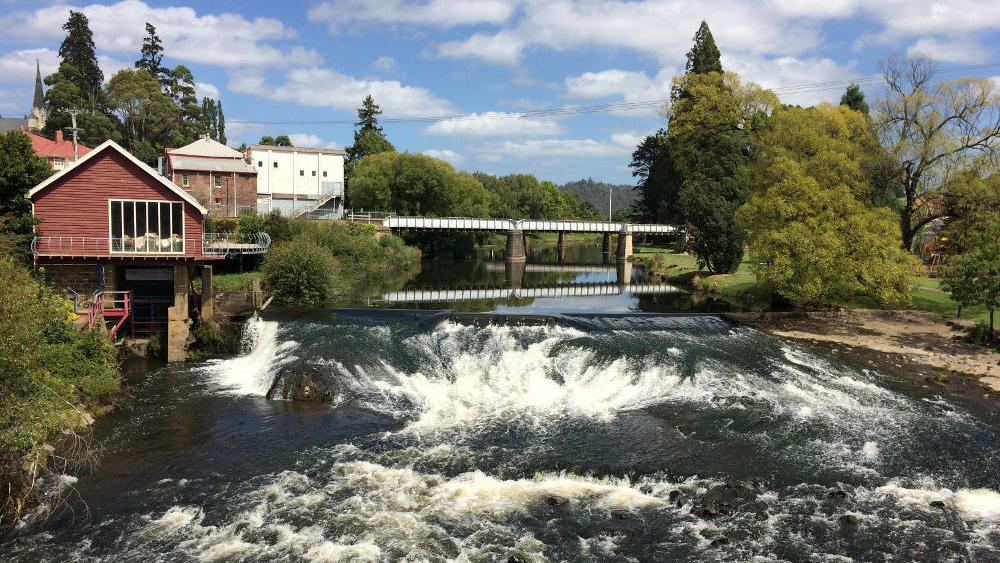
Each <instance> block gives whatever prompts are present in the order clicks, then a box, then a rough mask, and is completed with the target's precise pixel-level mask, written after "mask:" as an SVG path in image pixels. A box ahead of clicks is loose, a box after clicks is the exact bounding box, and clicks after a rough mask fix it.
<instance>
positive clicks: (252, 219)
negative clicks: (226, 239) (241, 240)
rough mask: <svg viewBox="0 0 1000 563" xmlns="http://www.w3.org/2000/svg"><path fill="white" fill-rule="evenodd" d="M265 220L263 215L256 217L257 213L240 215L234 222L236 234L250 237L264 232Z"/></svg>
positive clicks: (265, 227)
mask: <svg viewBox="0 0 1000 563" xmlns="http://www.w3.org/2000/svg"><path fill="white" fill-rule="evenodd" d="M266 224H267V220H266V218H265V216H264V215H258V214H257V213H252V212H251V213H241V214H240V218H239V219H237V220H236V232H237V233H239V234H241V235H252V234H255V233H260V232H266V229H267V226H266Z"/></svg>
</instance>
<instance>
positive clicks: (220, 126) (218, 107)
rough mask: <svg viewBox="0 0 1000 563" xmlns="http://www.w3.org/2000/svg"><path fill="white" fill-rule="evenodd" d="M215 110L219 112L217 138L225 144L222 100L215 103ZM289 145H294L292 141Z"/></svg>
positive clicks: (224, 120)
mask: <svg viewBox="0 0 1000 563" xmlns="http://www.w3.org/2000/svg"><path fill="white" fill-rule="evenodd" d="M215 111H216V113H217V114H218V117H216V120H215V123H216V135H215V140H216V141H219V142H220V143H222V144H223V145H224V144H226V116H225V115H223V114H222V100H219V103H217V104H216V105H215ZM288 146H292V145H291V143H289V144H288Z"/></svg>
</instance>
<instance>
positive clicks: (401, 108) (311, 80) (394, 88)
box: [229, 67, 455, 117]
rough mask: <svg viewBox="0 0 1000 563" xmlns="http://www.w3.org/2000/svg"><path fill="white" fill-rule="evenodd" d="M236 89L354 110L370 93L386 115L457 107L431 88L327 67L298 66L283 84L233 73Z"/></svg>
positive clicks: (444, 112) (413, 114) (448, 110)
mask: <svg viewBox="0 0 1000 563" xmlns="http://www.w3.org/2000/svg"><path fill="white" fill-rule="evenodd" d="M229 89H230V90H232V91H233V92H240V93H244V94H254V95H257V96H261V97H263V98H267V99H269V100H274V101H278V102H293V103H297V104H300V105H304V106H312V107H332V108H335V109H341V110H348V111H354V110H355V109H357V107H358V105H359V104H360V103H361V100H363V99H364V98H365V96H367V95H369V94H371V95H372V96H373V97H374V98H375V101H376V103H378V105H379V107H381V108H382V111H383V112H384V115H385V117H428V116H441V115H448V114H453V113H455V109H454V107H453V106H452V105H451V104H450V103H449V102H447V101H446V100H442V99H441V98H438V97H437V96H435V95H434V94H433V93H431V92H430V90H427V89H426V88H419V87H414V86H404V85H402V84H401V83H400V82H399V81H398V80H360V79H357V78H354V77H351V76H347V75H345V74H341V73H339V72H337V71H334V70H330V69H327V68H319V67H310V68H296V69H292V70H290V71H289V72H288V73H287V74H286V75H285V82H284V83H283V84H278V85H274V84H269V83H268V82H267V81H266V80H265V79H264V77H263V76H261V75H260V74H257V73H253V72H246V71H241V72H238V73H234V74H233V75H232V76H231V78H230V81H229Z"/></svg>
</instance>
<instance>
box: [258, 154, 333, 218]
mask: <svg viewBox="0 0 1000 563" xmlns="http://www.w3.org/2000/svg"><path fill="white" fill-rule="evenodd" d="M247 161H248V162H249V163H250V165H251V166H254V167H256V168H257V211H258V212H260V213H270V212H271V211H272V210H275V209H277V210H280V211H281V213H282V214H284V215H286V216H289V217H295V216H301V215H305V214H308V215H309V216H312V217H317V218H319V217H322V218H325V219H339V218H341V216H342V215H343V212H344V151H341V150H335V149H310V148H302V147H276V146H271V145H254V146H252V147H250V149H249V150H248V151H247Z"/></svg>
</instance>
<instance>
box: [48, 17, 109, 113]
mask: <svg viewBox="0 0 1000 563" xmlns="http://www.w3.org/2000/svg"><path fill="white" fill-rule="evenodd" d="M62 28H63V30H64V31H66V38H65V39H63V41H62V44H60V45H59V56H60V57H62V60H63V62H65V63H69V64H70V65H72V66H73V67H74V68H75V69H76V70H77V71H78V74H77V75H75V78H76V80H77V82H76V85H77V86H78V87H79V88H80V92H82V93H83V95H84V96H85V97H86V99H87V101H88V102H89V106H88V108H89V109H90V111H93V112H96V111H98V110H99V109H102V106H103V101H104V100H103V90H102V85H103V84H104V73H103V72H102V71H101V67H100V65H98V64H97V55H96V53H95V52H94V34H93V33H92V32H91V31H90V24H89V22H88V21H87V16H85V15H83V14H82V13H81V12H76V11H73V10H70V12H69V19H68V20H66V23H64V24H63V26H62ZM78 109H83V108H78Z"/></svg>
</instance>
